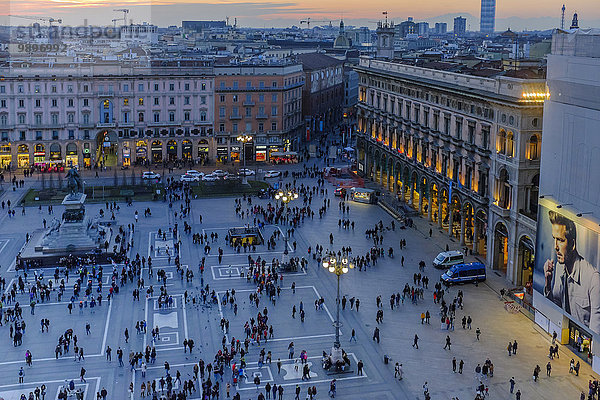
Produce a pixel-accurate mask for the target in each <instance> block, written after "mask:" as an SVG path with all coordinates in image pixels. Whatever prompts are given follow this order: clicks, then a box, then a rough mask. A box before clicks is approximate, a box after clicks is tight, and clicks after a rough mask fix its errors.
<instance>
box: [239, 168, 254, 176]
mask: <svg viewBox="0 0 600 400" xmlns="http://www.w3.org/2000/svg"><path fill="white" fill-rule="evenodd" d="M254 174H255V172H254V170H252V169H248V168H242V169H240V172H239V173H238V175H240V176H252V175H254Z"/></svg>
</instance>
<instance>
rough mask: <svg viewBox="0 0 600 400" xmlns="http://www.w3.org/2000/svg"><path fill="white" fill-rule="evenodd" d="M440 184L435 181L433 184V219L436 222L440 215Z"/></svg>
mask: <svg viewBox="0 0 600 400" xmlns="http://www.w3.org/2000/svg"><path fill="white" fill-rule="evenodd" d="M438 196H439V193H438V186H437V184H435V183H432V184H431V219H432V220H433V221H434V222H438V218H439V217H440V207H439V206H440V204H439V199H438Z"/></svg>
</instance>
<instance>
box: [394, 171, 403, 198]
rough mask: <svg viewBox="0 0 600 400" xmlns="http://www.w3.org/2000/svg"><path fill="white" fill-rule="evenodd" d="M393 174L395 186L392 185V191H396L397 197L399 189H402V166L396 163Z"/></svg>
mask: <svg viewBox="0 0 600 400" xmlns="http://www.w3.org/2000/svg"><path fill="white" fill-rule="evenodd" d="M394 174H395V178H394V179H395V181H396V182H395V185H394V189H395V191H396V195H398V194H399V193H400V188H401V187H402V166H401V165H400V163H396V168H394Z"/></svg>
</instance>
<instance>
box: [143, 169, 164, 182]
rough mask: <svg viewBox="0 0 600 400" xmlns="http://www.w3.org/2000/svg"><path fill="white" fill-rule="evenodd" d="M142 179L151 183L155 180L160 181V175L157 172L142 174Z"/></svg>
mask: <svg viewBox="0 0 600 400" xmlns="http://www.w3.org/2000/svg"><path fill="white" fill-rule="evenodd" d="M142 179H145V180H149V181H154V180H156V181H159V180H160V174H157V173H156V172H152V171H148V172H144V173H143V174H142Z"/></svg>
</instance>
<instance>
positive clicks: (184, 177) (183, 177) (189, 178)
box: [181, 174, 200, 182]
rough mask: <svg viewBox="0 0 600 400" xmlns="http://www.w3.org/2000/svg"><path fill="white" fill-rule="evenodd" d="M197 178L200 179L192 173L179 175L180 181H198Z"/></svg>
mask: <svg viewBox="0 0 600 400" xmlns="http://www.w3.org/2000/svg"><path fill="white" fill-rule="evenodd" d="M199 180H200V177H199V176H194V175H189V174H183V175H181V181H182V182H198V181H199Z"/></svg>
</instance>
